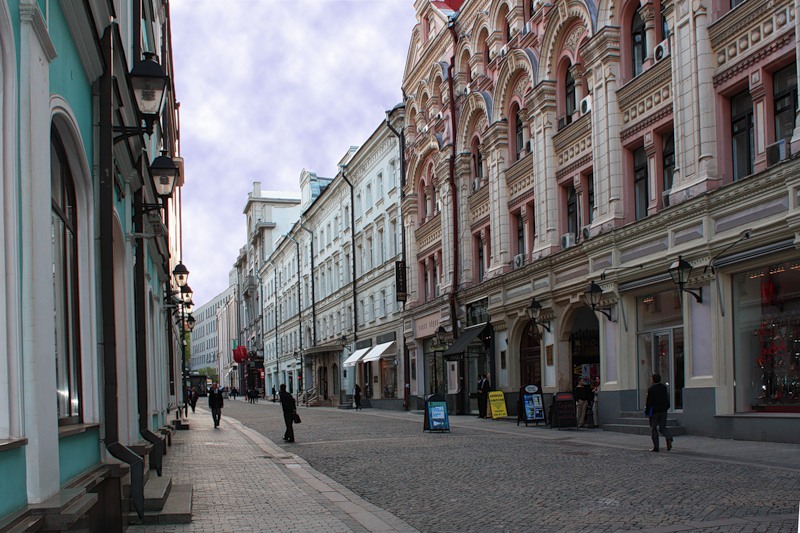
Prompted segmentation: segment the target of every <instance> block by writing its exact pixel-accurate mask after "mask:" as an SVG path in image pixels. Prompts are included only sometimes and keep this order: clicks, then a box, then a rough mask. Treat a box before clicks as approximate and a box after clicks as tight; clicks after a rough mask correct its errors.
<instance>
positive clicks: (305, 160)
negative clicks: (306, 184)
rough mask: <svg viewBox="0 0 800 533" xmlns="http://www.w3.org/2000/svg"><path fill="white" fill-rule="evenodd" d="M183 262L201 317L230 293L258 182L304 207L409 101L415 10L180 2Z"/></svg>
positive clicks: (403, 2) (379, 1) (268, 0)
mask: <svg viewBox="0 0 800 533" xmlns="http://www.w3.org/2000/svg"><path fill="white" fill-rule="evenodd" d="M170 14H171V24H172V47H173V58H174V59H173V61H174V70H175V80H174V82H175V92H176V96H177V100H178V101H179V102H180V149H181V156H182V157H183V158H184V180H185V182H184V186H183V199H182V211H183V262H184V264H185V265H186V267H187V268H188V269H189V271H190V276H189V285H190V286H191V287H192V290H193V291H194V297H193V300H194V302H195V304H196V305H202V304H204V303H206V302H208V301H210V300H211V299H212V298H214V297H215V296H216V295H217V294H219V293H221V292H223V291H224V290H225V289H226V288H227V287H228V273H229V272H230V270H231V269H232V268H233V263H234V261H235V260H236V257H237V256H238V253H239V249H240V248H241V247H242V246H244V245H245V243H246V240H247V232H246V226H245V217H244V214H243V209H244V206H245V203H246V201H247V193H248V192H250V191H252V188H253V182H255V181H260V182H261V188H262V191H287V192H294V193H296V194H297V196H298V197H299V196H300V189H299V179H300V173H301V172H302V171H303V169H307V170H309V171H311V172H316V173H317V175H319V176H324V177H333V176H335V175H336V172H337V164H338V162H339V160H340V159H341V158H342V156H344V154H345V153H346V151H347V149H348V148H349V147H350V146H358V145H361V144H362V143H364V142H365V141H366V140H367V139H368V138H369V136H370V135H371V134H372V133H373V132H374V131H375V129H376V128H377V127H378V126H379V125H380V123H381V122H382V121H384V120H385V117H386V110H388V109H391V108H392V107H394V106H395V105H396V104H398V103H400V102H401V100H402V90H401V83H402V78H403V71H404V69H405V63H406V58H407V52H408V45H409V42H410V38H411V31H412V28H413V26H414V24H415V23H416V20H415V14H414V7H413V0H347V1H343V0H310V1H307V0H172V1H171V2H170Z"/></svg>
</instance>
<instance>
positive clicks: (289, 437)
mask: <svg viewBox="0 0 800 533" xmlns="http://www.w3.org/2000/svg"><path fill="white" fill-rule="evenodd" d="M280 399H281V408H283V421H284V422H285V423H286V432H285V433H284V434H283V440H285V441H286V442H294V428H293V427H292V425H293V424H294V415H296V414H297V406H296V404H295V402H294V398H293V397H292V395H291V394H289V393H288V392H286V384H285V383H281V392H280Z"/></svg>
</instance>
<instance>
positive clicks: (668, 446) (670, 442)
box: [667, 439, 672, 451]
mask: <svg viewBox="0 0 800 533" xmlns="http://www.w3.org/2000/svg"><path fill="white" fill-rule="evenodd" d="M670 450H672V439H667V451H670Z"/></svg>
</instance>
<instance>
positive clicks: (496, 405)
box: [489, 390, 508, 419]
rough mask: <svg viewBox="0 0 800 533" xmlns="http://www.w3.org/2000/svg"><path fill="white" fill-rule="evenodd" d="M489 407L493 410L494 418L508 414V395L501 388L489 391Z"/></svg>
mask: <svg viewBox="0 0 800 533" xmlns="http://www.w3.org/2000/svg"><path fill="white" fill-rule="evenodd" d="M489 408H491V410H492V419H495V418H503V417H506V416H508V411H507V410H506V395H505V394H503V391H501V390H493V391H492V392H490V393H489Z"/></svg>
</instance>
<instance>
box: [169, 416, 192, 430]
mask: <svg viewBox="0 0 800 533" xmlns="http://www.w3.org/2000/svg"><path fill="white" fill-rule="evenodd" d="M172 427H174V428H175V429H176V430H178V431H181V430H188V429H189V428H190V425H189V419H188V418H181V419H178V420H173V421H172Z"/></svg>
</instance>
